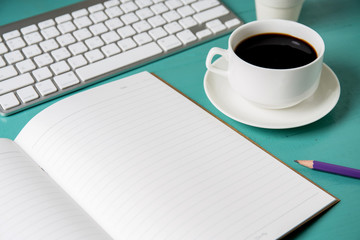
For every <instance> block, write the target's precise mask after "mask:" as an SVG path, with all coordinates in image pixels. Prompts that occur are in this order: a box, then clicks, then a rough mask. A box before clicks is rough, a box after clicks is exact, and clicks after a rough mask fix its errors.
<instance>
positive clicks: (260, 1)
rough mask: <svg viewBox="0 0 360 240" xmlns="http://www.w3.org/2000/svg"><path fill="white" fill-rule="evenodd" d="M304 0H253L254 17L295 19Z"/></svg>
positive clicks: (259, 18)
mask: <svg viewBox="0 0 360 240" xmlns="http://www.w3.org/2000/svg"><path fill="white" fill-rule="evenodd" d="M303 3H304V0H255V9H256V17H257V19H258V20H262V19H285V20H292V21H297V20H298V18H299V15H300V12H301V8H302V5H303Z"/></svg>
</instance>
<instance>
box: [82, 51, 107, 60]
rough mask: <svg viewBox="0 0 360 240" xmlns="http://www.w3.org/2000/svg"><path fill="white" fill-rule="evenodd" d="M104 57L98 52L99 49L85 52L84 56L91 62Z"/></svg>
mask: <svg viewBox="0 0 360 240" xmlns="http://www.w3.org/2000/svg"><path fill="white" fill-rule="evenodd" d="M104 57H105V56H104V54H103V53H102V52H100V50H99V49H95V50H92V51H89V52H87V53H85V58H86V59H87V60H88V61H89V62H91V63H93V62H96V61H98V60H100V59H103V58H104Z"/></svg>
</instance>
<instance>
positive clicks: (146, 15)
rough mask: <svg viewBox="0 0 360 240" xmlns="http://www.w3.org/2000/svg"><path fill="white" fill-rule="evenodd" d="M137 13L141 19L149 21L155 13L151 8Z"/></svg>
mask: <svg viewBox="0 0 360 240" xmlns="http://www.w3.org/2000/svg"><path fill="white" fill-rule="evenodd" d="M135 13H136V15H137V16H138V17H139V18H140V19H147V18H149V17H152V16H154V13H153V12H152V11H151V10H150V9H149V8H143V9H140V10H137V11H136V12H135Z"/></svg>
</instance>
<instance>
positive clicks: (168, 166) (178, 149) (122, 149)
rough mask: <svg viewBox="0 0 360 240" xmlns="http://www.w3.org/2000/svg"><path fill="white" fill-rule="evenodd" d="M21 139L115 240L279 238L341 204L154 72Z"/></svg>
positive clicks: (50, 115) (62, 105)
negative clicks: (333, 204)
mask: <svg viewBox="0 0 360 240" xmlns="http://www.w3.org/2000/svg"><path fill="white" fill-rule="evenodd" d="M16 142H17V143H19V145H21V146H22V147H23V148H24V149H25V150H26V151H27V152H28V154H30V155H31V156H32V157H33V158H34V159H36V161H37V162H38V163H39V164H40V165H41V166H42V167H43V168H44V169H45V170H46V171H47V172H48V173H49V175H50V176H52V177H53V178H54V179H55V181H57V182H58V184H59V185H61V186H62V187H63V188H64V189H65V191H67V192H68V193H69V194H70V195H71V196H72V198H74V199H75V200H76V201H77V202H78V203H79V204H80V205H81V206H82V207H83V208H84V209H85V210H86V211H87V212H88V213H89V214H90V215H91V216H92V217H93V218H94V219H95V220H96V221H97V222H98V223H99V225H101V226H102V227H103V228H104V229H105V230H106V231H107V232H108V233H109V234H110V235H111V236H112V237H113V238H114V239H127V240H135V239H146V240H149V239H156V240H161V239H164V240H165V239H166V240H168V239H171V240H177V239H197V240H199V239H200V240H201V239H204V240H211V239H216V240H218V239H236V240H239V239H257V238H258V237H259V236H262V237H264V236H265V239H267V238H270V239H271V238H276V237H279V236H282V235H283V234H285V233H286V232H288V231H289V230H290V229H292V228H293V227H295V226H297V225H298V224H300V223H301V222H303V221H305V220H306V219H307V218H309V217H310V216H312V215H314V214H315V213H316V212H318V211H321V210H322V209H324V208H326V207H327V206H329V205H330V204H332V203H333V202H334V201H335V199H334V197H332V196H330V195H329V194H327V193H325V192H324V191H323V190H321V189H319V188H318V187H316V186H315V185H313V184H312V183H310V182H308V181H307V180H305V179H304V178H302V177H301V176H299V175H298V174H297V173H295V172H293V171H292V170H290V169H289V168H288V167H286V166H285V165H283V164H282V163H280V162H279V161H278V160H276V159H275V158H274V157H272V156H271V155H269V154H268V153H266V152H265V151H263V150H262V149H260V148H259V147H258V146H256V145H255V144H253V143H252V142H250V141H248V140H247V139H246V138H244V137H242V136H241V135H240V134H239V133H237V132H235V131H234V130H232V129H231V128H229V127H228V126H226V125H225V124H223V123H222V122H220V121H218V120H217V119H216V118H215V117H213V116H211V115H210V114H209V113H207V112H206V111H204V110H203V109H201V108H200V107H198V106H197V105H195V104H194V103H192V102H191V101H190V100H188V99H187V98H185V97H184V96H182V95H181V94H179V93H177V92H176V91H175V90H173V89H172V88H170V87H169V86H167V85H166V84H165V83H163V82H162V81H160V80H158V79H157V78H155V77H154V76H152V75H151V74H149V73H147V72H143V73H140V74H137V75H133V76H131V77H128V78H124V79H121V80H118V81H116V82H112V83H108V84H105V85H102V86H100V87H97V88H94V89H91V90H88V91H86V92H82V93H80V94H76V95H74V96H71V97H69V98H66V99H64V100H62V101H60V102H58V103H56V104H54V105H53V106H51V107H49V108H47V109H46V110H45V111H43V112H42V113H40V114H39V115H38V116H36V117H35V118H34V119H33V120H32V121H31V122H30V123H29V124H28V125H27V126H26V127H25V128H24V129H23V131H22V132H21V133H20V134H19V136H18V138H17V139H16Z"/></svg>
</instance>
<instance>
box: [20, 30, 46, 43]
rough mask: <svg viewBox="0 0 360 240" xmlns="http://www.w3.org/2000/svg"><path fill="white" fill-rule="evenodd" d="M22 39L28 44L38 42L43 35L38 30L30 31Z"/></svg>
mask: <svg viewBox="0 0 360 240" xmlns="http://www.w3.org/2000/svg"><path fill="white" fill-rule="evenodd" d="M24 39H25V41H26V43H27V44H28V45H32V44H34V43H38V42H40V41H42V40H43V37H42V36H41V35H40V33H39V32H32V33H29V34H27V35H25V36H24Z"/></svg>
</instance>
